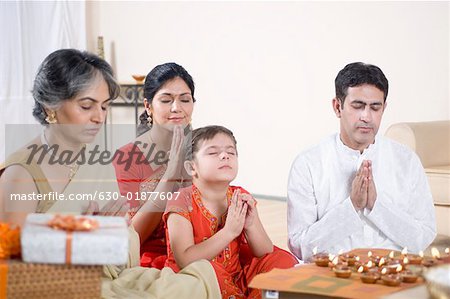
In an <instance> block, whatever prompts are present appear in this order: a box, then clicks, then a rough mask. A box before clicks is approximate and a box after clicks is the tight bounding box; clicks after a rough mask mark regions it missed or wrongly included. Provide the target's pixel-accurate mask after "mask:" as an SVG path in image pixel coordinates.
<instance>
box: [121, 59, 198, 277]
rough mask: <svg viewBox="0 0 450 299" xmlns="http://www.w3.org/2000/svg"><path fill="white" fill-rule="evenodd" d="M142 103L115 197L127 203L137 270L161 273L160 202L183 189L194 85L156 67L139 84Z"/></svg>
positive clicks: (173, 68)
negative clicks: (134, 236) (135, 237)
mask: <svg viewBox="0 0 450 299" xmlns="http://www.w3.org/2000/svg"><path fill="white" fill-rule="evenodd" d="M144 98H145V99H144V106H145V111H144V112H143V114H142V115H141V116H140V120H141V124H140V126H139V127H138V134H139V136H138V137H137V138H136V139H135V140H134V141H133V142H132V143H129V144H126V145H124V146H123V147H121V148H120V149H119V152H120V153H121V155H118V156H116V159H115V160H114V167H115V170H116V177H117V181H118V183H119V188H120V192H121V194H122V195H123V196H126V197H127V198H128V199H130V207H131V213H130V217H131V221H132V224H133V226H134V228H135V230H136V232H137V233H138V234H139V237H140V240H141V265H142V266H148V267H149V266H152V267H156V268H162V266H163V265H164V262H165V258H166V253H167V248H166V242H165V241H166V240H165V239H166V237H165V231H164V225H163V222H162V219H161V217H162V213H163V212H164V210H165V207H166V201H165V200H164V199H165V197H167V193H168V192H169V193H170V192H174V191H176V190H178V188H179V187H180V186H183V178H182V174H181V170H182V168H183V161H182V160H181V159H180V158H181V157H184V154H183V153H182V151H181V149H182V144H183V140H184V130H185V129H189V127H190V126H189V123H190V121H191V117H192V112H193V109H194V102H195V98H194V81H193V79H192V77H191V75H189V73H188V72H187V71H186V70H185V69H184V68H183V67H182V66H180V65H178V64H176V63H165V64H162V65H158V66H156V67H155V68H154V69H153V70H151V71H150V73H149V74H148V75H147V77H146V78H145V83H144ZM189 184H190V182H189ZM150 192H153V193H150ZM151 196H153V197H152V198H151V199H152V200H148V199H149V197H151Z"/></svg>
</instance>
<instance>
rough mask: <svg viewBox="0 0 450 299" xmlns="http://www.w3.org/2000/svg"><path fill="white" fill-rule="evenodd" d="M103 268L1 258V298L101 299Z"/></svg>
mask: <svg viewBox="0 0 450 299" xmlns="http://www.w3.org/2000/svg"><path fill="white" fill-rule="evenodd" d="M102 268H103V267H102V266H80V265H55V264H31V263H24V262H22V261H20V260H0V299H30V298H33V299H60V298H71V299H88V298H89V299H94V298H95V299H97V298H100V297H101V277H102Z"/></svg>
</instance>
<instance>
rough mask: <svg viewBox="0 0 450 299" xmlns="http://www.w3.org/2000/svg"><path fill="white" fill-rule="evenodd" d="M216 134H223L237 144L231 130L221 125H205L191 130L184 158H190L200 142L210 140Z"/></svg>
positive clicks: (196, 150)
mask: <svg viewBox="0 0 450 299" xmlns="http://www.w3.org/2000/svg"><path fill="white" fill-rule="evenodd" d="M217 134H225V135H227V136H228V137H230V138H231V140H232V141H233V143H234V145H235V146H236V145H237V141H236V138H235V137H234V135H233V132H231V131H230V130H228V129H227V128H225V127H222V126H206V127H202V128H198V129H195V130H193V131H192V137H191V140H190V142H188V145H187V150H186V160H189V161H190V160H192V159H193V158H194V156H195V154H196V153H197V152H198V150H199V146H200V142H202V141H206V140H211V139H213V138H214V137H215V136H216V135H217Z"/></svg>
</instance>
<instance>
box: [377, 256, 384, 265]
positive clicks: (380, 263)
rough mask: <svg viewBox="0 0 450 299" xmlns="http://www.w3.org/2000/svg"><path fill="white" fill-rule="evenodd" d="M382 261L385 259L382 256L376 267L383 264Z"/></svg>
mask: <svg viewBox="0 0 450 299" xmlns="http://www.w3.org/2000/svg"><path fill="white" fill-rule="evenodd" d="M384 263H385V260H384V257H382V258H381V259H380V262H379V263H378V267H381V266H383V265H384Z"/></svg>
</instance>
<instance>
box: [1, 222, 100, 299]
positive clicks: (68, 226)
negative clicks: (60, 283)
mask: <svg viewBox="0 0 450 299" xmlns="http://www.w3.org/2000/svg"><path fill="white" fill-rule="evenodd" d="M47 225H48V226H50V227H51V228H53V229H60V230H64V231H66V264H70V263H71V262H72V240H73V232H74V231H84V232H87V231H93V230H95V229H97V228H98V226H99V225H98V222H97V220H95V219H89V218H86V217H78V218H76V217H75V216H73V215H66V216H61V215H55V217H53V219H51V220H50V221H49V222H48V223H47ZM0 299H1V297H0Z"/></svg>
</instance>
